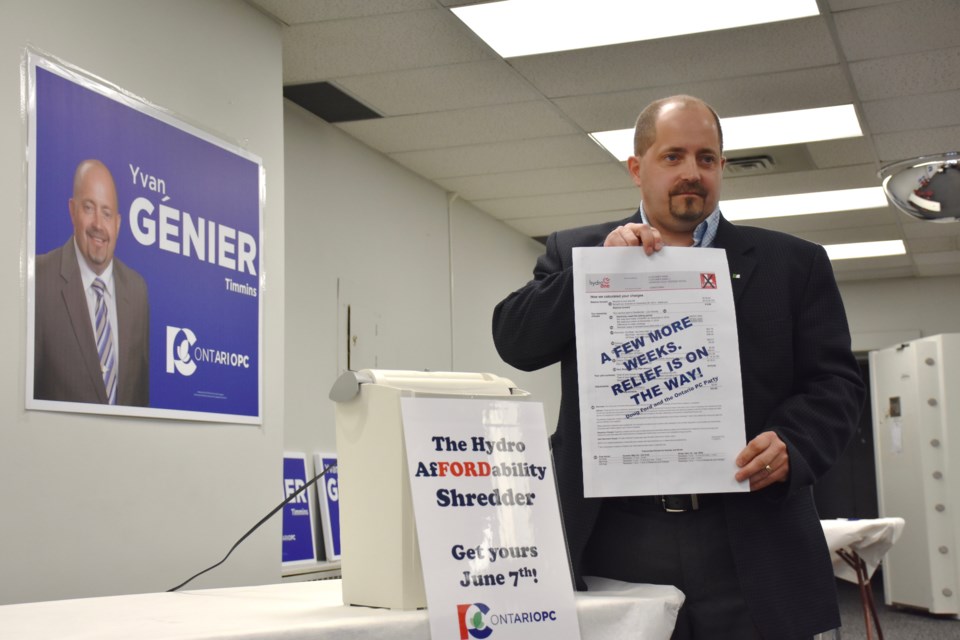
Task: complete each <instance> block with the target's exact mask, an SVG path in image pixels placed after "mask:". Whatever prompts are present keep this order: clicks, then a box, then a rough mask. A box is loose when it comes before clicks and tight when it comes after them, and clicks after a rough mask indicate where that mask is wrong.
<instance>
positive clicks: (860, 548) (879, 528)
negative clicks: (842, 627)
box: [820, 518, 904, 640]
mask: <svg viewBox="0 0 960 640" xmlns="http://www.w3.org/2000/svg"><path fill="white" fill-rule="evenodd" d="M820 524H821V525H822V526H823V535H824V537H826V539H827V547H829V549H830V557H831V558H832V560H833V575H835V576H836V577H838V578H840V579H841V580H846V581H847V582H852V583H854V584H856V585H859V586H860V600H861V602H862V603H863V622H864V625H866V629H867V640H872V638H873V633H872V631H871V629H870V618H871V617H872V618H873V624H874V627H875V628H876V630H877V635H878V636H879V638H880V640H883V631H882V630H881V629H880V620H879V618H878V617H877V606H876V603H874V601H873V588H872V587H871V586H870V576H872V575H873V572H874V571H876V570H877V567H878V566H879V565H880V561H881V560H882V559H883V556H885V555H886V553H887V551H889V550H890V547H892V546H893V545H894V543H896V541H897V539H898V538H899V537H900V534H901V533H903V525H904V520H903V518H874V519H869V520H844V519H840V520H821V521H820Z"/></svg>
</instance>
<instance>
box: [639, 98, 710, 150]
mask: <svg viewBox="0 0 960 640" xmlns="http://www.w3.org/2000/svg"><path fill="white" fill-rule="evenodd" d="M668 104H679V105H681V106H684V107H689V106H693V105H700V106H704V107H706V108H707V109H709V110H710V113H711V114H713V121H714V123H716V125H717V136H718V137H719V139H720V153H723V128H722V127H721V126H720V116H718V115H717V112H716V111H714V110H713V107H711V106H710V105H708V104H707V103H706V102H704V101H703V100H701V99H700V98H695V97H693V96H688V95H677V96H670V97H669V98H661V99H660V100H654V101H653V102H651V103H650V104H648V105H647V106H646V107H645V108H644V109H643V111H641V112H640V116H639V117H638V118H637V126H636V128H635V129H634V132H633V153H634V155H636V156H637V157H639V156H642V155H643V154H645V153H646V152H647V149H649V148H650V147H651V146H652V145H653V141H654V140H656V138H657V120H658V119H659V118H660V112H661V111H663V108H664V107H665V106H667V105H668Z"/></svg>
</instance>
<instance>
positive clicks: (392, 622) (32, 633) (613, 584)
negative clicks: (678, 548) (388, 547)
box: [0, 578, 683, 640]
mask: <svg viewBox="0 0 960 640" xmlns="http://www.w3.org/2000/svg"><path fill="white" fill-rule="evenodd" d="M588 583H589V585H590V589H591V590H590V591H589V592H586V593H577V596H576V599H577V615H578V617H579V619H580V629H581V636H582V638H583V639H584V640H593V639H596V640H600V639H603V640H616V639H619V638H624V639H626V638H638V637H640V638H651V639H654V640H656V639H663V640H666V639H668V638H669V637H670V633H671V632H672V630H673V627H674V624H675V623H676V617H677V611H678V610H679V609H680V605H681V604H682V603H683V594H681V593H680V591H679V590H677V589H676V588H674V587H669V586H660V585H634V584H627V583H623V582H617V581H614V580H606V579H601V578H589V579H588ZM342 603H343V600H342V598H341V588H340V581H339V580H322V581H318V582H292V583H282V584H273V585H264V586H257V587H235V588H230V589H208V590H198V591H183V592H179V593H147V594H139V595H126V596H112V597H104V598H85V599H79V600H58V601H53V602H34V603H28V604H13V605H6V606H0V637H3V638H17V639H18V640H54V639H56V640H62V639H84V640H86V639H90V640H93V639H94V638H96V639H97V640H113V639H116V640H121V639H122V640H129V639H130V638H136V639H137V640H153V639H157V640H159V639H161V638H162V639H163V640H213V639H222V638H247V639H253V638H256V639H257V640H270V639H272V638H278V639H279V638H282V639H283V640H300V639H308V638H309V639H314V638H323V640H354V639H356V640H361V639H362V640H381V639H383V640H386V639H388V638H389V639H395V638H411V639H416V640H429V638H430V628H429V623H428V619H427V612H426V611H423V610H420V611H389V610H386V609H370V608H366V607H345V606H343V604H342Z"/></svg>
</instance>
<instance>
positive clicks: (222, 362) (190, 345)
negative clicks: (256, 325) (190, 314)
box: [167, 325, 251, 376]
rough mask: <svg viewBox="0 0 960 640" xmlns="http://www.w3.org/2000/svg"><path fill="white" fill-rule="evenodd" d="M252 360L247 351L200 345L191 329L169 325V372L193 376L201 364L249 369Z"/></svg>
mask: <svg viewBox="0 0 960 640" xmlns="http://www.w3.org/2000/svg"><path fill="white" fill-rule="evenodd" d="M250 360H251V358H250V356H249V355H248V354H245V353H235V352H233V351H225V350H223V349H216V348H211V347H204V346H199V345H197V334H196V333H194V332H193V331H191V330H190V329H187V328H186V327H171V326H169V325H168V326H167V373H172V374H180V375H181V376H192V375H193V374H194V373H196V372H197V367H199V366H200V365H201V364H202V365H203V366H207V365H215V366H220V367H233V368H239V369H249V368H250Z"/></svg>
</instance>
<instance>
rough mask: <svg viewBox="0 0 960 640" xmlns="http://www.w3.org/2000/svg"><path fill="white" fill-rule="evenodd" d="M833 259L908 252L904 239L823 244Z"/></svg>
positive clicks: (895, 254)
mask: <svg viewBox="0 0 960 640" xmlns="http://www.w3.org/2000/svg"><path fill="white" fill-rule="evenodd" d="M823 248H824V249H826V250H827V256H828V257H829V258H830V259H831V260H849V259H851V258H879V257H882V256H902V255H905V254H906V253H907V248H906V247H905V246H904V244H903V240H882V241H880V242H851V243H849V244H828V245H824V246H823Z"/></svg>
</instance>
